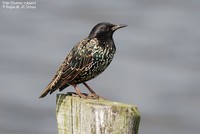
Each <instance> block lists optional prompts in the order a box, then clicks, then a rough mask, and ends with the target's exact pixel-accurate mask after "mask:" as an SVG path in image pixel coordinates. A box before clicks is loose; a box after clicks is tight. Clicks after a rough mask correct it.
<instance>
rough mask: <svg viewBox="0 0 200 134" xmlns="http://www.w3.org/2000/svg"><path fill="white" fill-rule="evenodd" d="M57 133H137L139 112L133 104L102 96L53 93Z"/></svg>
mask: <svg viewBox="0 0 200 134" xmlns="http://www.w3.org/2000/svg"><path fill="white" fill-rule="evenodd" d="M56 104H57V105H56V115H57V123H58V133H59V134H138V128H139V122H140V115H139V112H138V109H137V107H136V106H134V105H128V104H122V103H118V102H112V101H108V100H104V99H97V100H94V99H83V98H79V97H74V96H69V95H65V94H58V95H57V102H56Z"/></svg>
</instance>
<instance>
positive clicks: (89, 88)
mask: <svg viewBox="0 0 200 134" xmlns="http://www.w3.org/2000/svg"><path fill="white" fill-rule="evenodd" d="M83 84H84V85H85V86H86V87H87V89H88V90H89V91H90V92H91V93H92V94H96V93H95V92H94V91H93V90H92V88H91V87H89V86H88V84H87V83H85V82H83Z"/></svg>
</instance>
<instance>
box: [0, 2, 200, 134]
mask: <svg viewBox="0 0 200 134" xmlns="http://www.w3.org/2000/svg"><path fill="white" fill-rule="evenodd" d="M5 1H7V0H4V1H1V7H0V18H1V19H0V90H1V94H0V133H1V134H36V133H37V134H57V123H56V116H55V107H56V93H55V94H52V95H50V96H47V97H46V98H44V99H38V97H39V95H40V93H41V92H42V91H43V89H44V88H45V87H46V85H47V84H48V83H49V82H50V81H51V79H52V77H53V76H54V74H55V72H56V70H57V68H58V66H59V65H60V64H61V62H62V61H63V60H64V58H65V57H66V55H67V54H68V52H69V51H70V50H71V49H72V47H73V46H74V45H75V44H76V43H77V42H78V41H80V40H82V39H83V38H85V37H87V36H88V34H89V32H90V30H91V29H92V27H93V26H94V25H95V24H97V23H99V22H111V23H115V24H121V23H122V24H127V25H128V27H126V28H124V29H120V30H119V31H117V32H116V33H115V34H114V40H115V44H116V47H117V53H116V55H115V57H114V60H113V62H112V63H111V65H110V66H109V67H108V69H107V70H106V71H105V72H104V73H102V74H101V75H100V76H98V77H97V78H95V79H94V80H92V81H89V82H88V84H89V85H90V86H91V87H92V88H93V89H94V90H95V91H96V92H97V93H98V94H99V95H101V96H104V97H105V98H107V99H109V100H113V101H118V102H123V103H128V104H135V105H137V106H138V108H139V111H140V113H141V123H140V129H139V133H140V134H160V133H162V134H198V133H199V132H200V44H199V43H200V8H199V7H200V1H198V0H190V1H187V0H167V1H166V0H134V1H133V0H123V1H116V0H109V1H100V0H84V1H74V0H57V1H49V0H41V1H35V0H30V2H36V5H33V6H36V8H33V9H30V8H29V9H8V8H5V7H4V8H3V6H4V5H5V3H4V2H5ZM14 1H17V0H14ZM19 1H22V0H19ZM8 2H9V1H8ZM79 87H80V88H81V89H82V91H83V92H86V90H85V87H83V86H82V85H80V86H79ZM68 91H74V89H73V88H72V87H69V88H67V89H66V90H64V92H63V93H66V92H68ZM57 93H58V92H57Z"/></svg>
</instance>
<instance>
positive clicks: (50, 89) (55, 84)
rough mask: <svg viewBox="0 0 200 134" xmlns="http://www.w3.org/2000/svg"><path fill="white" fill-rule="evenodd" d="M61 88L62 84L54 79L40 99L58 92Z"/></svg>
mask: <svg viewBox="0 0 200 134" xmlns="http://www.w3.org/2000/svg"><path fill="white" fill-rule="evenodd" d="M59 86H60V82H59V81H57V80H56V79H54V80H53V81H51V82H50V83H49V85H48V86H47V87H46V88H45V89H44V91H43V92H42V94H41V95H40V97H39V98H44V97H45V96H46V95H47V94H48V93H50V94H52V93H53V92H54V91H56V90H57V89H58V88H59Z"/></svg>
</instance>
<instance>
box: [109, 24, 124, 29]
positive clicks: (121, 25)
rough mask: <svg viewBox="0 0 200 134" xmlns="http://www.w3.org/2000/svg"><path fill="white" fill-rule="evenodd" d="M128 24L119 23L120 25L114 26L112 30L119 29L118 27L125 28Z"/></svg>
mask: <svg viewBox="0 0 200 134" xmlns="http://www.w3.org/2000/svg"><path fill="white" fill-rule="evenodd" d="M126 26H127V25H125V24H119V25H114V26H113V27H112V31H115V30H117V29H120V28H123V27H126Z"/></svg>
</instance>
